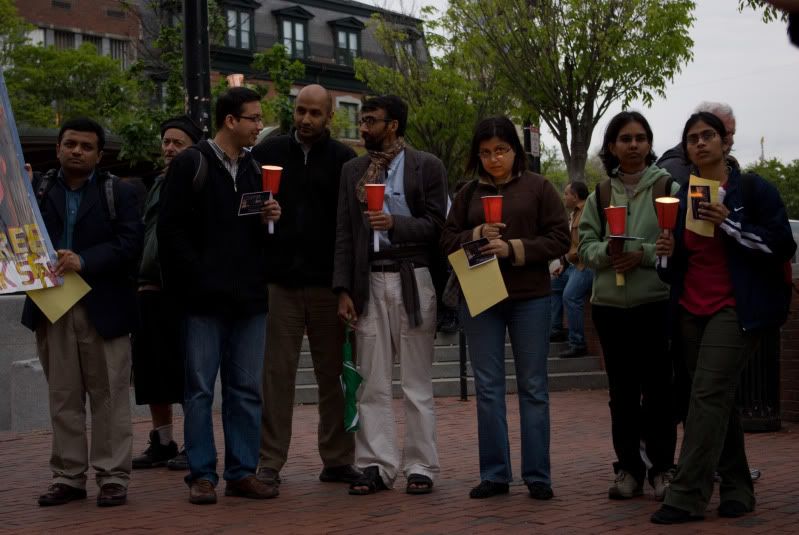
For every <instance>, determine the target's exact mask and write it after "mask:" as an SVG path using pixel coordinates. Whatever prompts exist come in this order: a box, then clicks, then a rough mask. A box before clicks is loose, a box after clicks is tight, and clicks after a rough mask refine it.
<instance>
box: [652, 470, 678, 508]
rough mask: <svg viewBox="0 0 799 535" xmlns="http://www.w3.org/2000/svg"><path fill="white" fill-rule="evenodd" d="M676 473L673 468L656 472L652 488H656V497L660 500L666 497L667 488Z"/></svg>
mask: <svg viewBox="0 0 799 535" xmlns="http://www.w3.org/2000/svg"><path fill="white" fill-rule="evenodd" d="M672 478H674V473H673V472H672V471H671V470H667V471H665V472H660V473H659V474H655V476H654V477H653V478H652V488H653V489H655V499H656V500H657V501H659V502H662V501H663V498H665V497H666V489H667V488H669V485H670V484H671V480H672Z"/></svg>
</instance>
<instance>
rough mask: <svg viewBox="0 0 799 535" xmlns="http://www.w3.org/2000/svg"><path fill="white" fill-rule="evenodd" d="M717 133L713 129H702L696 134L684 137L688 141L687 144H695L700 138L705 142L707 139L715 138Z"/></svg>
mask: <svg viewBox="0 0 799 535" xmlns="http://www.w3.org/2000/svg"><path fill="white" fill-rule="evenodd" d="M717 135H718V134H717V133H716V131H715V130H703V131H701V132H699V133H698V134H690V135H689V136H688V137H686V138H685V139H686V141H687V142H688V144H689V145H696V144H697V143H699V140H700V139H701V140H702V141H704V142H705V143H707V142H709V141H712V140H714V139H716V136H717Z"/></svg>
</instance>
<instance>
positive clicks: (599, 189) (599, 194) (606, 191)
mask: <svg viewBox="0 0 799 535" xmlns="http://www.w3.org/2000/svg"><path fill="white" fill-rule="evenodd" d="M611 193H612V192H611V189H610V179H609V178H606V179H605V180H603V181H602V182H600V183H598V184H597V185H596V188H594V198H595V200H596V211H597V216H599V239H600V240H603V239H605V226H606V220H605V208H607V207H608V206H610V197H611Z"/></svg>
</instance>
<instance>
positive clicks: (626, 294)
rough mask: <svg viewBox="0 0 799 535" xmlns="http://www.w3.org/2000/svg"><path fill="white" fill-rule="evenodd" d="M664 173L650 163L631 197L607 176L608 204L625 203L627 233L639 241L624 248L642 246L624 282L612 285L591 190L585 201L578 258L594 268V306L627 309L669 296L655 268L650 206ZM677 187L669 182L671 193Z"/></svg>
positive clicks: (653, 220)
mask: <svg viewBox="0 0 799 535" xmlns="http://www.w3.org/2000/svg"><path fill="white" fill-rule="evenodd" d="M662 175H668V172H667V171H664V170H663V169H661V168H659V167H657V166H656V165H651V166H649V168H648V169H647V170H646V171H645V172H644V175H643V176H642V177H641V181H640V182H639V183H638V185H637V186H636V188H635V192H634V193H633V196H632V198H628V197H627V192H626V191H625V189H624V184H622V182H621V180H619V179H617V178H611V180H610V184H611V192H612V193H611V199H610V204H611V205H612V206H627V232H626V234H627V235H628V236H636V237H639V238H643V240H631V241H627V242H625V243H624V250H625V251H638V250H641V249H643V252H644V256H643V258H642V259H641V265H640V266H638V267H637V268H635V269H633V270H631V271H628V272H627V273H625V285H624V286H616V272H615V271H614V269H613V268H612V267H611V263H610V257H609V256H608V249H607V235H608V234H609V231H608V229H607V225H606V228H605V236H604V238H600V232H601V228H600V221H599V214H598V213H597V205H596V202H597V201H596V192H593V193H591V194H590V195H589V196H588V199H587V200H586V203H585V208H584V209H583V215H582V217H581V218H580V227H579V236H580V247H579V251H580V258H582V259H583V261H584V262H585V264H586V266H588V267H589V268H591V269H593V270H594V286H593V290H592V294H591V303H593V304H595V305H605V306H614V307H620V308H631V307H635V306H638V305H643V304H645V303H653V302H656V301H665V300H667V299H668V298H669V287H668V285H667V284H665V283H664V282H662V281H661V280H660V278H659V277H658V274H657V272H656V271H655V259H656V257H655V241H656V240H657V238H658V235H659V234H660V229H659V228H658V220H657V215H656V214H655V208H654V207H653V206H652V187H653V185H654V183H655V182H656V181H657V179H658V177H660V176H662ZM679 189H680V186H679V184H677V183H676V182H674V183H673V184H672V195H673V194H675V193H676V192H677V191H678V190H679Z"/></svg>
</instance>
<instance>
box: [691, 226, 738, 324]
mask: <svg viewBox="0 0 799 535" xmlns="http://www.w3.org/2000/svg"><path fill="white" fill-rule="evenodd" d="M684 244H685V249H686V252H687V253H688V269H687V270H686V272H685V280H684V283H683V292H682V296H681V297H680V304H681V305H682V306H683V307H684V308H685V309H686V310H687V311H688V312H690V313H691V314H694V315H696V316H711V315H713V314H715V313H716V312H718V311H719V310H721V309H722V308H724V307H727V306H735V297H734V296H733V293H732V282H730V272H729V271H728V269H727V253H726V251H725V250H724V243H723V242H722V239H721V231H720V230H719V229H718V228H716V229H715V232H714V235H713V237H712V238H707V237H705V236H700V235H699V234H696V233H694V232H691V231H690V230H687V229H686V231H685V237H684Z"/></svg>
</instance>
